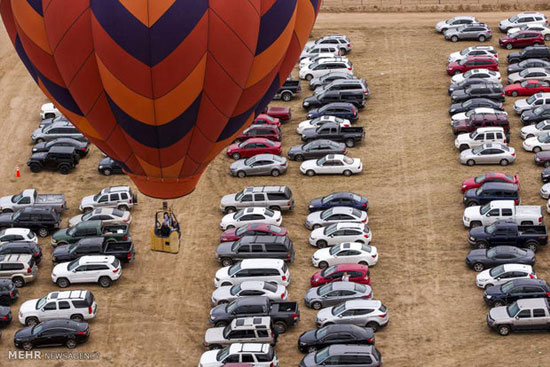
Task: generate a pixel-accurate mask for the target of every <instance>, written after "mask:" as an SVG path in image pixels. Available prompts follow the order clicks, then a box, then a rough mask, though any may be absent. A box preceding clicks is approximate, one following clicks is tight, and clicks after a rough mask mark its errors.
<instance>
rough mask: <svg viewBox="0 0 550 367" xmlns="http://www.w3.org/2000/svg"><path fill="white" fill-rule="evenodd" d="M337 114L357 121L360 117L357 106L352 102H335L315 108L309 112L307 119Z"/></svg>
mask: <svg viewBox="0 0 550 367" xmlns="http://www.w3.org/2000/svg"><path fill="white" fill-rule="evenodd" d="M327 115H329V116H336V117H340V118H343V119H347V120H349V121H350V122H352V123H353V122H355V121H357V120H358V119H359V112H358V111H357V107H355V106H354V105H353V104H351V103H345V102H334V103H329V104H327V105H324V106H323V107H320V108H313V109H311V110H309V112H308V113H307V116H306V119H308V120H311V119H314V118H317V117H321V116H327Z"/></svg>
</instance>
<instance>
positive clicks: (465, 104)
mask: <svg viewBox="0 0 550 367" xmlns="http://www.w3.org/2000/svg"><path fill="white" fill-rule="evenodd" d="M472 103H474V102H473V101H472V100H471V99H469V100H467V101H466V102H464V103H463V104H462V107H470V106H471V105H472Z"/></svg>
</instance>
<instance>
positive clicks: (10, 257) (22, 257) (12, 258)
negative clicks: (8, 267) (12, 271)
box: [0, 254, 32, 263]
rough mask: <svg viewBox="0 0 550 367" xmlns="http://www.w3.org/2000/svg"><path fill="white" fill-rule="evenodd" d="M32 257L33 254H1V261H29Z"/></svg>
mask: <svg viewBox="0 0 550 367" xmlns="http://www.w3.org/2000/svg"><path fill="white" fill-rule="evenodd" d="M31 258H32V255H31V254H10V255H0V262H7V263H9V262H24V263H28V262H29V260H30V259H31Z"/></svg>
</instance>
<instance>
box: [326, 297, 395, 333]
mask: <svg viewBox="0 0 550 367" xmlns="http://www.w3.org/2000/svg"><path fill="white" fill-rule="evenodd" d="M388 322H389V316H388V308H387V307H386V306H384V305H383V304H382V302H380V301H376V300H367V299H361V300H353V301H346V302H343V303H340V304H339V305H338V306H334V307H327V308H323V309H322V310H320V311H319V312H318V313H317V319H316V324H317V327H323V326H325V325H330V324H353V325H358V326H366V327H369V328H371V329H373V330H374V331H376V330H378V329H380V328H382V327H384V326H386V325H387V324H388Z"/></svg>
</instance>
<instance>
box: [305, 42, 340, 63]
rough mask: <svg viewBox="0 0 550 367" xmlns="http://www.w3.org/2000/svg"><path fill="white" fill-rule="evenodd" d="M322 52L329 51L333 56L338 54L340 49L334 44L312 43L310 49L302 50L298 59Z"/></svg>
mask: <svg viewBox="0 0 550 367" xmlns="http://www.w3.org/2000/svg"><path fill="white" fill-rule="evenodd" d="M324 53H331V54H333V55H334V56H340V50H339V49H338V48H337V47H336V46H335V45H314V46H313V47H311V48H310V49H308V50H303V51H302V53H301V54H300V60H302V59H305V58H306V57H312V56H315V55H318V54H324Z"/></svg>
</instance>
